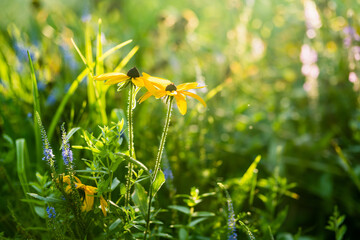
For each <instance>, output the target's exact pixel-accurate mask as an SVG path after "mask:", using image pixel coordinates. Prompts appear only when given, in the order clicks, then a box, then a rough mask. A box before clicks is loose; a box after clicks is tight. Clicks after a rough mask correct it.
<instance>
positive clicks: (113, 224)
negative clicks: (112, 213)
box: [109, 218, 121, 231]
mask: <svg viewBox="0 0 360 240" xmlns="http://www.w3.org/2000/svg"><path fill="white" fill-rule="evenodd" d="M120 223H121V219H120V218H118V219H116V220H115V221H114V222H113V223H112V224H111V225H110V226H109V231H113V230H115V229H116V227H117V226H119V224H120Z"/></svg>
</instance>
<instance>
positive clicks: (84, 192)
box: [63, 175, 108, 217]
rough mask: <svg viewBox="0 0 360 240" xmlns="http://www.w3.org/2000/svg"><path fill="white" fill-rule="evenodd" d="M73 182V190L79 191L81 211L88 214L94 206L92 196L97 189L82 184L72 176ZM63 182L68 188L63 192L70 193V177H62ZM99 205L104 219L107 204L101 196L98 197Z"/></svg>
mask: <svg viewBox="0 0 360 240" xmlns="http://www.w3.org/2000/svg"><path fill="white" fill-rule="evenodd" d="M74 180H75V181H74V184H75V188H76V189H78V190H79V192H80V197H81V200H82V203H83V205H82V206H81V211H83V212H84V211H86V212H88V211H90V210H92V209H93V206H94V196H95V194H96V193H97V188H96V187H92V186H88V185H85V184H82V183H81V181H80V179H79V178H77V177H75V176H74ZM63 182H65V183H67V184H68V186H66V188H65V192H66V193H70V191H71V181H70V176H69V175H65V176H64V177H63ZM100 205H101V210H102V212H103V214H104V216H105V217H106V215H107V213H106V207H107V205H108V204H107V202H106V200H105V199H104V198H103V196H100Z"/></svg>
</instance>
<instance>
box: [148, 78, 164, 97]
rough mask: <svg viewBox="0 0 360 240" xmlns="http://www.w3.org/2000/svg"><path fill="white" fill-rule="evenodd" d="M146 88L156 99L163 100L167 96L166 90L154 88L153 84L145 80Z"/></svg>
mask: <svg viewBox="0 0 360 240" xmlns="http://www.w3.org/2000/svg"><path fill="white" fill-rule="evenodd" d="M144 86H145V87H146V89H147V90H148V91H149V92H150V93H151V94H152V95H154V96H155V97H156V98H162V97H164V96H165V95H166V91H165V88H164V89H157V88H156V87H154V85H153V84H152V82H150V81H147V80H145V79H144Z"/></svg>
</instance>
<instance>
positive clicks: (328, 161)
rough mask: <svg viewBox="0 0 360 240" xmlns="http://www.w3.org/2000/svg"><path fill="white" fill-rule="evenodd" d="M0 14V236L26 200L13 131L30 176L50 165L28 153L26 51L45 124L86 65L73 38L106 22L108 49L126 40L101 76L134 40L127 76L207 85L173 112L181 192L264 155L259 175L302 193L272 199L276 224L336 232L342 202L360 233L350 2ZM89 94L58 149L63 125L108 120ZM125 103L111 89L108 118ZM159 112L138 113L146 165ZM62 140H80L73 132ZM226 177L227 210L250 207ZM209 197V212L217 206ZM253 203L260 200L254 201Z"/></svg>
mask: <svg viewBox="0 0 360 240" xmlns="http://www.w3.org/2000/svg"><path fill="white" fill-rule="evenodd" d="M0 9H1V15H2V17H1V18H0V100H1V106H0V109H1V111H0V135H1V140H0V149H1V150H0V179H1V185H0V195H1V199H0V213H1V214H0V216H1V217H0V226H1V227H0V232H4V235H5V236H8V237H11V236H14V235H15V233H16V231H17V227H16V224H14V222H16V220H14V217H13V216H12V215H15V216H20V213H21V212H23V211H24V209H26V207H27V205H26V204H25V203H23V202H21V201H20V199H22V198H24V194H23V192H22V189H21V185H20V182H19V178H18V173H17V168H16V167H15V166H16V148H15V140H16V139H18V138H25V139H26V141H27V143H28V149H29V160H30V161H29V163H28V166H27V172H26V173H27V178H28V180H29V181H34V179H35V172H36V171H39V172H41V173H45V171H48V169H47V166H46V164H45V163H44V162H42V161H41V156H40V157H39V155H38V154H37V153H36V151H37V148H36V146H35V133H34V125H33V114H34V109H33V107H34V106H33V95H32V82H31V78H30V68H29V64H28V58H27V52H26V51H29V52H30V54H31V57H32V60H33V63H34V67H35V74H36V77H37V81H38V88H39V97H40V106H41V116H42V120H43V123H44V125H45V128H47V129H48V128H49V125H50V122H51V121H52V119H53V117H54V113H55V112H56V110H57V109H58V107H59V104H60V102H61V101H62V99H63V97H64V95H65V94H66V93H67V91H68V90H69V87H70V86H71V84H72V83H73V81H74V80H75V79H76V77H77V76H78V75H79V74H80V73H81V71H82V70H83V69H84V68H85V66H84V64H83V63H82V61H81V59H80V57H79V56H78V55H77V54H76V51H75V49H74V48H73V46H72V44H71V41H70V39H71V38H73V39H74V41H75V42H76V44H77V45H78V46H79V48H80V50H81V51H82V52H83V53H84V52H85V48H86V46H85V45H86V43H85V39H90V41H91V44H92V46H96V34H97V31H98V19H99V18H101V20H102V25H101V26H102V27H101V32H102V44H103V51H104V52H105V51H106V50H108V49H110V48H111V47H114V46H115V45H116V44H119V43H121V42H124V41H126V40H129V39H132V40H133V42H132V43H130V44H129V45H127V46H125V47H124V48H122V49H120V50H119V51H117V52H116V53H115V54H113V55H111V56H110V57H108V58H107V59H106V60H105V61H104V67H105V72H110V71H113V70H114V68H115V67H116V66H117V65H118V64H119V62H120V61H121V60H122V59H123V58H124V57H125V56H126V55H127V54H128V52H129V51H130V50H131V49H132V48H133V47H135V46H139V50H138V51H137V52H136V54H135V55H134V56H133V58H131V60H130V62H129V63H128V64H127V65H126V67H125V68H124V70H123V72H126V71H127V70H128V69H130V68H131V67H132V66H137V67H138V68H139V69H140V71H144V72H147V73H150V74H152V75H154V76H159V77H163V78H168V79H171V80H172V81H173V82H175V83H177V84H179V83H183V82H192V81H197V82H199V83H201V84H205V85H206V86H207V87H206V88H204V89H200V90H198V91H197V93H198V94H199V95H200V96H201V97H202V98H204V99H205V100H206V102H207V104H208V106H207V108H206V109H204V108H203V107H202V106H201V105H199V104H198V103H197V102H196V101H194V100H191V99H190V100H189V101H188V104H189V111H188V113H187V114H186V115H185V116H181V115H180V114H179V112H178V111H177V110H175V111H174V114H173V119H172V124H171V128H170V132H169V135H168V140H167V146H166V155H167V157H168V160H169V163H170V165H171V168H172V171H173V174H174V186H175V188H176V191H177V193H188V192H189V189H190V188H191V187H192V186H196V187H198V188H200V190H201V191H202V192H205V191H209V189H213V188H214V187H216V183H217V182H218V181H221V182H225V183H229V184H230V183H231V181H235V180H236V179H239V178H240V177H241V176H242V175H243V174H244V172H245V171H246V169H247V168H248V167H249V165H250V164H251V163H252V161H253V160H254V158H255V157H256V156H257V155H261V156H262V160H261V162H260V163H259V166H258V168H259V171H258V177H259V178H269V177H276V178H284V179H286V180H287V182H288V183H296V187H295V188H294V189H292V191H293V192H295V193H296V194H298V198H296V197H295V198H290V197H285V198H284V199H283V201H282V202H281V204H280V205H279V206H278V208H279V209H281V208H282V207H284V206H286V205H289V212H288V214H287V216H286V219H285V221H284V223H283V224H282V226H281V228H280V230H279V232H280V233H281V232H290V233H292V234H295V233H296V232H298V230H299V229H301V233H302V235H304V236H308V239H333V237H332V234H331V232H329V231H327V230H326V229H325V226H326V224H327V220H328V218H329V216H330V215H331V214H332V212H333V209H334V206H335V205H337V206H338V207H339V211H340V212H341V213H342V214H345V215H346V220H345V224H346V225H347V227H348V230H347V233H346V235H345V236H346V237H347V239H356V237H358V233H359V229H360V220H359V219H360V207H359V201H360V194H359V193H360V181H359V177H360V162H359V156H360V155H359V153H360V146H359V142H360V131H359V130H360V111H359V91H360V89H359V86H360V85H359V80H358V77H357V76H359V74H360V68H359V67H360V66H359V60H360V37H359V34H360V15H359V12H360V1H359V0H348V1H342V0H319V1H316V2H313V1H310V0H304V1H294V0H280V1H275V0H273V1H269V0H222V1H220V0H213V1H206V0H197V1H191V0H183V1H164V0H162V1H161V0H157V1H141V0H134V1H115V0H112V1H71V0H64V1H55V0H44V1H41V0H34V1H30V0H12V1H10V0H2V1H0ZM86 34H88V35H87V36H86ZM93 49H95V47H94V48H93ZM92 54H93V56H95V55H96V52H95V51H93V52H92ZM141 93H143V91H141ZM87 94H88V92H87V77H85V79H84V80H83V81H82V82H81V83H80V85H79V87H78V88H77V89H76V90H75V93H74V94H72V95H71V96H70V98H69V101H68V102H67V103H66V107H65V109H64V111H63V112H62V114H61V118H60V119H59V121H57V122H56V123H57V125H56V128H55V132H54V134H53V136H52V138H51V143H52V144H53V148H54V151H55V152H57V151H58V149H59V146H60V145H59V144H60V140H59V139H60V138H59V136H60V125H61V123H62V122H66V124H67V125H68V126H69V127H81V128H82V129H85V130H90V131H98V129H97V125H102V124H103V123H104V122H103V121H102V119H101V117H100V115H99V113H98V112H97V110H94V109H93V107H92V106H90V105H89V104H88V102H87V99H88V95H87ZM126 103H127V95H126V94H123V93H117V92H116V87H115V86H112V87H110V88H109V90H108V92H107V94H106V113H107V115H108V116H109V119H110V120H112V119H114V116H113V114H112V113H113V109H115V108H121V109H126ZM165 111H166V109H165V107H164V105H163V104H160V103H159V102H158V101H157V100H155V99H149V100H147V101H146V102H144V103H143V104H141V105H138V106H137V108H136V109H135V147H136V149H137V158H138V159H141V160H142V161H143V162H144V163H145V164H146V165H147V166H152V165H153V159H154V156H155V154H156V149H157V144H154V142H157V141H158V139H159V137H160V132H161V130H162V121H163V119H164V116H165ZM110 120H109V121H110ZM159 123H160V124H159ZM71 143H72V145H81V144H83V140H82V139H81V137H80V134H79V135H75V136H74V137H73V139H72V142H71ZM40 151H41V150H40ZM74 154H75V159H78V161H77V163H76V164H77V168H78V169H81V168H83V167H84V165H83V163H82V162H81V161H80V159H81V157H83V155H84V153H82V152H81V151H80V150H74ZM59 165H60V166H59V168H60V169H62V167H63V166H61V163H59ZM230 186H232V187H230V188H229V192H230V194H231V196H232V198H233V201H234V204H235V212H236V213H239V212H241V211H248V209H249V206H247V205H246V204H236V202H237V198H238V197H239V196H238V195H237V194H236V193H237V192H238V190H237V189H236V186H233V185H231V184H230ZM164 197H165V196H164ZM9 204H10V205H11V206H12V209H13V210H14V213H11V212H10V211H9V207H8V206H9ZM206 204H207V205H204V208H207V207H210V208H211V207H214V206H215V205H216V204H215V203H211V201H209V202H207V203H206ZM262 204H263V203H262V202H261V201H260V200H259V199H258V198H255V200H254V206H257V207H259V208H261V206H262ZM260 216H261V214H260ZM29 217H30V215H29ZM24 218H25V219H26V216H25V217H24Z"/></svg>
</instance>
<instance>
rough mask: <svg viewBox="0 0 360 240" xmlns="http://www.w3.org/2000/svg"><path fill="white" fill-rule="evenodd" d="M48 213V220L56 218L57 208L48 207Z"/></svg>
mask: <svg viewBox="0 0 360 240" xmlns="http://www.w3.org/2000/svg"><path fill="white" fill-rule="evenodd" d="M46 212H47V214H48V218H55V217H56V212H55V208H54V207H49V206H47V208H46Z"/></svg>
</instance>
